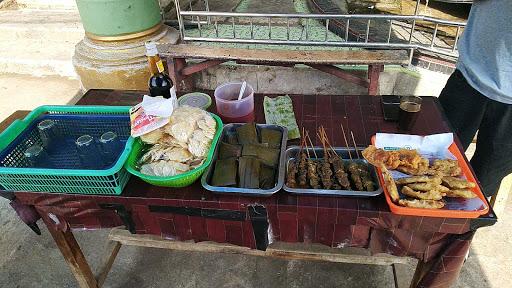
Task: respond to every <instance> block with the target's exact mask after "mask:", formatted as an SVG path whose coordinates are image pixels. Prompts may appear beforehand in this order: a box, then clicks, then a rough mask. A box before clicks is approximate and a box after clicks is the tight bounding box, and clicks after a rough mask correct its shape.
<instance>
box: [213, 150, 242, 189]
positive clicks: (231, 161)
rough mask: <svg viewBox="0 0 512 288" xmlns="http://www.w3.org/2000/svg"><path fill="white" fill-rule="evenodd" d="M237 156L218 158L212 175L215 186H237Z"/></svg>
mask: <svg viewBox="0 0 512 288" xmlns="http://www.w3.org/2000/svg"><path fill="white" fill-rule="evenodd" d="M236 162H237V161H236V158H234V157H233V158H228V159H218V160H217V162H215V169H214V171H213V176H212V181H211V182H212V185H213V186H225V187H229V186H236V174H237V173H236V170H237V165H236V164H237V163H236Z"/></svg>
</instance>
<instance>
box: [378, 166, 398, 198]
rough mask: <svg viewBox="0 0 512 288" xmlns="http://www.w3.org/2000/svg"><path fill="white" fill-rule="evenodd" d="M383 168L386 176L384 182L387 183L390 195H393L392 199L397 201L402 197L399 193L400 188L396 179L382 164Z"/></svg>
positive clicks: (383, 173)
mask: <svg viewBox="0 0 512 288" xmlns="http://www.w3.org/2000/svg"><path fill="white" fill-rule="evenodd" d="M381 170H382V176H383V177H384V184H385V185H386V189H387V190H388V193H389V196H390V197H391V200H393V202H395V203H396V202H397V201H398V200H399V199H400V195H398V188H397V187H396V183H395V180H394V179H393V177H392V176H391V173H389V171H388V169H387V168H386V167H385V166H382V167H381Z"/></svg>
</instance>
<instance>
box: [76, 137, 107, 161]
mask: <svg viewBox="0 0 512 288" xmlns="http://www.w3.org/2000/svg"><path fill="white" fill-rule="evenodd" d="M75 144H76V149H77V152H78V157H79V158H80V162H81V164H82V168H85V169H100V168H102V167H103V163H104V161H103V159H102V157H101V156H102V155H101V153H100V151H99V149H98V146H96V143H95V142H94V138H93V137H92V136H91V135H82V136H80V137H78V138H77V139H76V141H75Z"/></svg>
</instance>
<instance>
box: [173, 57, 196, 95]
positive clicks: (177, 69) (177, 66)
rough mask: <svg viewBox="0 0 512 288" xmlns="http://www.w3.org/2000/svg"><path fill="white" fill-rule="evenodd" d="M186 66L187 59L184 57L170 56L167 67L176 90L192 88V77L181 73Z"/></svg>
mask: <svg viewBox="0 0 512 288" xmlns="http://www.w3.org/2000/svg"><path fill="white" fill-rule="evenodd" d="M185 67H187V61H186V60H185V58H171V59H170V62H169V65H168V68H169V77H170V78H171V80H172V82H173V83H174V86H175V87H176V92H178V91H183V90H185V89H190V88H192V86H193V85H192V81H191V80H192V79H191V78H189V77H187V76H185V75H183V73H182V72H183V69H184V68H185ZM182 82H184V83H182Z"/></svg>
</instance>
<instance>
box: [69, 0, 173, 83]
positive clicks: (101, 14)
mask: <svg viewBox="0 0 512 288" xmlns="http://www.w3.org/2000/svg"><path fill="white" fill-rule="evenodd" d="M76 2H77V7H78V11H79V13H80V18H81V19H82V24H83V26H84V30H85V37H84V39H83V40H82V41H80V42H79V43H78V44H77V45H76V46H75V54H74V56H73V66H74V67H75V70H76V72H77V74H78V76H79V79H80V81H81V84H82V87H83V89H84V90H88V89H94V88H107V89H132V90H133V89H141V90H146V89H147V81H148V78H149V76H150V75H149V70H148V66H147V60H146V56H145V48H144V42H146V41H149V40H151V41H155V42H157V43H161V44H176V43H177V41H178V38H179V36H178V33H177V31H176V30H175V29H173V28H171V27H168V26H166V25H164V24H163V23H162V20H161V16H160V7H159V5H158V0H76Z"/></svg>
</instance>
